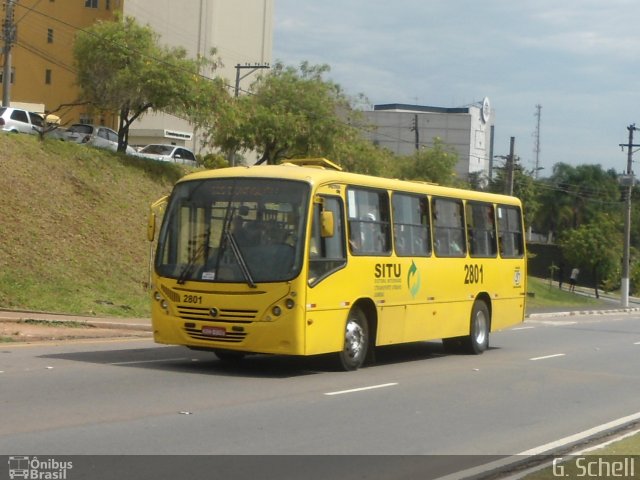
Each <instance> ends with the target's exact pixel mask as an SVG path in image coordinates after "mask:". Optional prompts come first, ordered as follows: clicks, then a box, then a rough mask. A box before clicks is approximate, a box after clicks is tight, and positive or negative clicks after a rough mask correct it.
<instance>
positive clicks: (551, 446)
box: [518, 412, 640, 455]
mask: <svg viewBox="0 0 640 480" xmlns="http://www.w3.org/2000/svg"><path fill="white" fill-rule="evenodd" d="M637 420H640V412H638V413H634V414H633V415H628V416H626V417H622V418H618V419H617V420H613V421H611V422H608V423H604V424H602V425H598V426H597V427H594V428H590V429H589V430H585V431H584V432H580V433H576V434H575V435H571V436H569V437H564V438H561V439H560V440H556V441H555V442H551V443H547V444H546V445H541V446H539V447H536V448H532V449H531V450H527V451H525V452H522V453H519V454H518V455H540V454H541V453H543V452H546V451H549V450H555V449H556V448H558V447H563V446H565V445H569V444H571V443H574V442H577V441H579V440H582V439H584V438H588V437H591V436H593V435H595V434H597V433H601V432H604V431H607V430H612V429H614V428H616V427H620V426H622V425H626V424H628V423H632V422H635V421H637Z"/></svg>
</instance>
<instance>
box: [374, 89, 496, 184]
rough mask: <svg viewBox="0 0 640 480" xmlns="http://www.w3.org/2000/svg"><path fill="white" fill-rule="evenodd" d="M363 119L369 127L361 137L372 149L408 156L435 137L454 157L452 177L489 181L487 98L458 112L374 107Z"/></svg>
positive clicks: (490, 137) (490, 149) (490, 146)
mask: <svg viewBox="0 0 640 480" xmlns="http://www.w3.org/2000/svg"><path fill="white" fill-rule="evenodd" d="M364 115H365V117H366V119H367V121H368V122H369V123H370V124H371V125H372V126H373V130H372V131H371V132H370V133H367V134H365V135H367V138H369V139H370V140H371V141H372V142H373V143H375V144H376V145H379V146H380V147H382V148H386V149H388V150H390V151H392V152H393V153H395V154H396V155H403V156H404V155H412V154H413V153H414V152H415V151H416V150H418V149H420V148H425V147H429V146H431V145H433V139H434V138H436V137H438V138H440V139H442V141H443V142H444V144H445V145H447V146H449V147H452V148H453V149H454V150H455V151H456V153H457V154H458V164H457V165H456V174H457V175H458V176H459V177H460V178H461V179H468V178H469V176H470V174H477V175H479V176H480V177H482V178H485V179H486V178H489V174H490V170H491V163H492V162H491V159H492V156H493V129H494V117H495V115H494V111H493V110H492V109H491V106H490V103H489V100H488V99H487V98H485V99H484V100H483V101H482V102H480V103H478V104H474V105H470V106H467V107H459V108H444V107H429V106H420V105H405V104H397V103H394V104H387V105H375V106H374V109H373V110H372V111H368V112H364Z"/></svg>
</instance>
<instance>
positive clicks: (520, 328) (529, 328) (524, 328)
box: [511, 327, 536, 332]
mask: <svg viewBox="0 0 640 480" xmlns="http://www.w3.org/2000/svg"><path fill="white" fill-rule="evenodd" d="M534 328H536V327H517V328H512V329H511V331H512V332H515V331H517V330H531V329H534Z"/></svg>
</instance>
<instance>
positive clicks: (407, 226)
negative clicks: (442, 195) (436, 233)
mask: <svg viewBox="0 0 640 480" xmlns="http://www.w3.org/2000/svg"><path fill="white" fill-rule="evenodd" d="M391 203H392V206H393V235H394V243H395V247H396V254H397V255H398V256H421V257H426V256H429V255H431V235H430V233H429V202H428V201H427V198H426V197H419V196H416V195H408V194H403V193H394V194H393V197H392V202H391Z"/></svg>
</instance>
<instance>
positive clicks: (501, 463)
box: [436, 412, 640, 480]
mask: <svg viewBox="0 0 640 480" xmlns="http://www.w3.org/2000/svg"><path fill="white" fill-rule="evenodd" d="M637 420H640V412H638V413H635V414H633V415H629V416H627V417H622V418H619V419H617V420H613V421H612V422H608V423H605V424H603V425H599V426H597V427H594V428H591V429H589V430H585V431H584V432H580V433H576V434H575V435H571V436H568V437H564V438H561V439H560V440H556V441H555V442H551V443H547V444H545V445H541V446H539V447H535V448H532V449H530V450H526V451H524V452H521V453H518V454H517V455H512V456H509V457H506V458H501V459H499V460H495V461H493V462H489V463H485V464H484V465H478V466H477V467H472V468H469V469H467V470H462V471H459V472H455V473H452V474H450V475H445V476H443V477H438V478H437V479H436V480H458V479H460V478H471V477H474V476H477V475H480V474H486V473H487V472H490V471H492V470H498V469H503V468H505V467H508V466H510V465H516V464H519V463H521V462H522V460H523V457H527V456H534V455H541V454H543V453H551V452H552V451H553V450H556V449H558V448H561V447H564V446H566V445H570V444H572V443H576V442H579V441H581V440H583V439H585V438H589V437H591V436H593V435H596V434H598V433H601V432H605V431H607V430H612V429H614V428H616V427H620V426H622V425H626V424H629V423H632V422H635V421H637ZM577 455H579V453H578V454H577ZM509 478H513V477H509ZM518 478H521V477H520V476H518Z"/></svg>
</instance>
